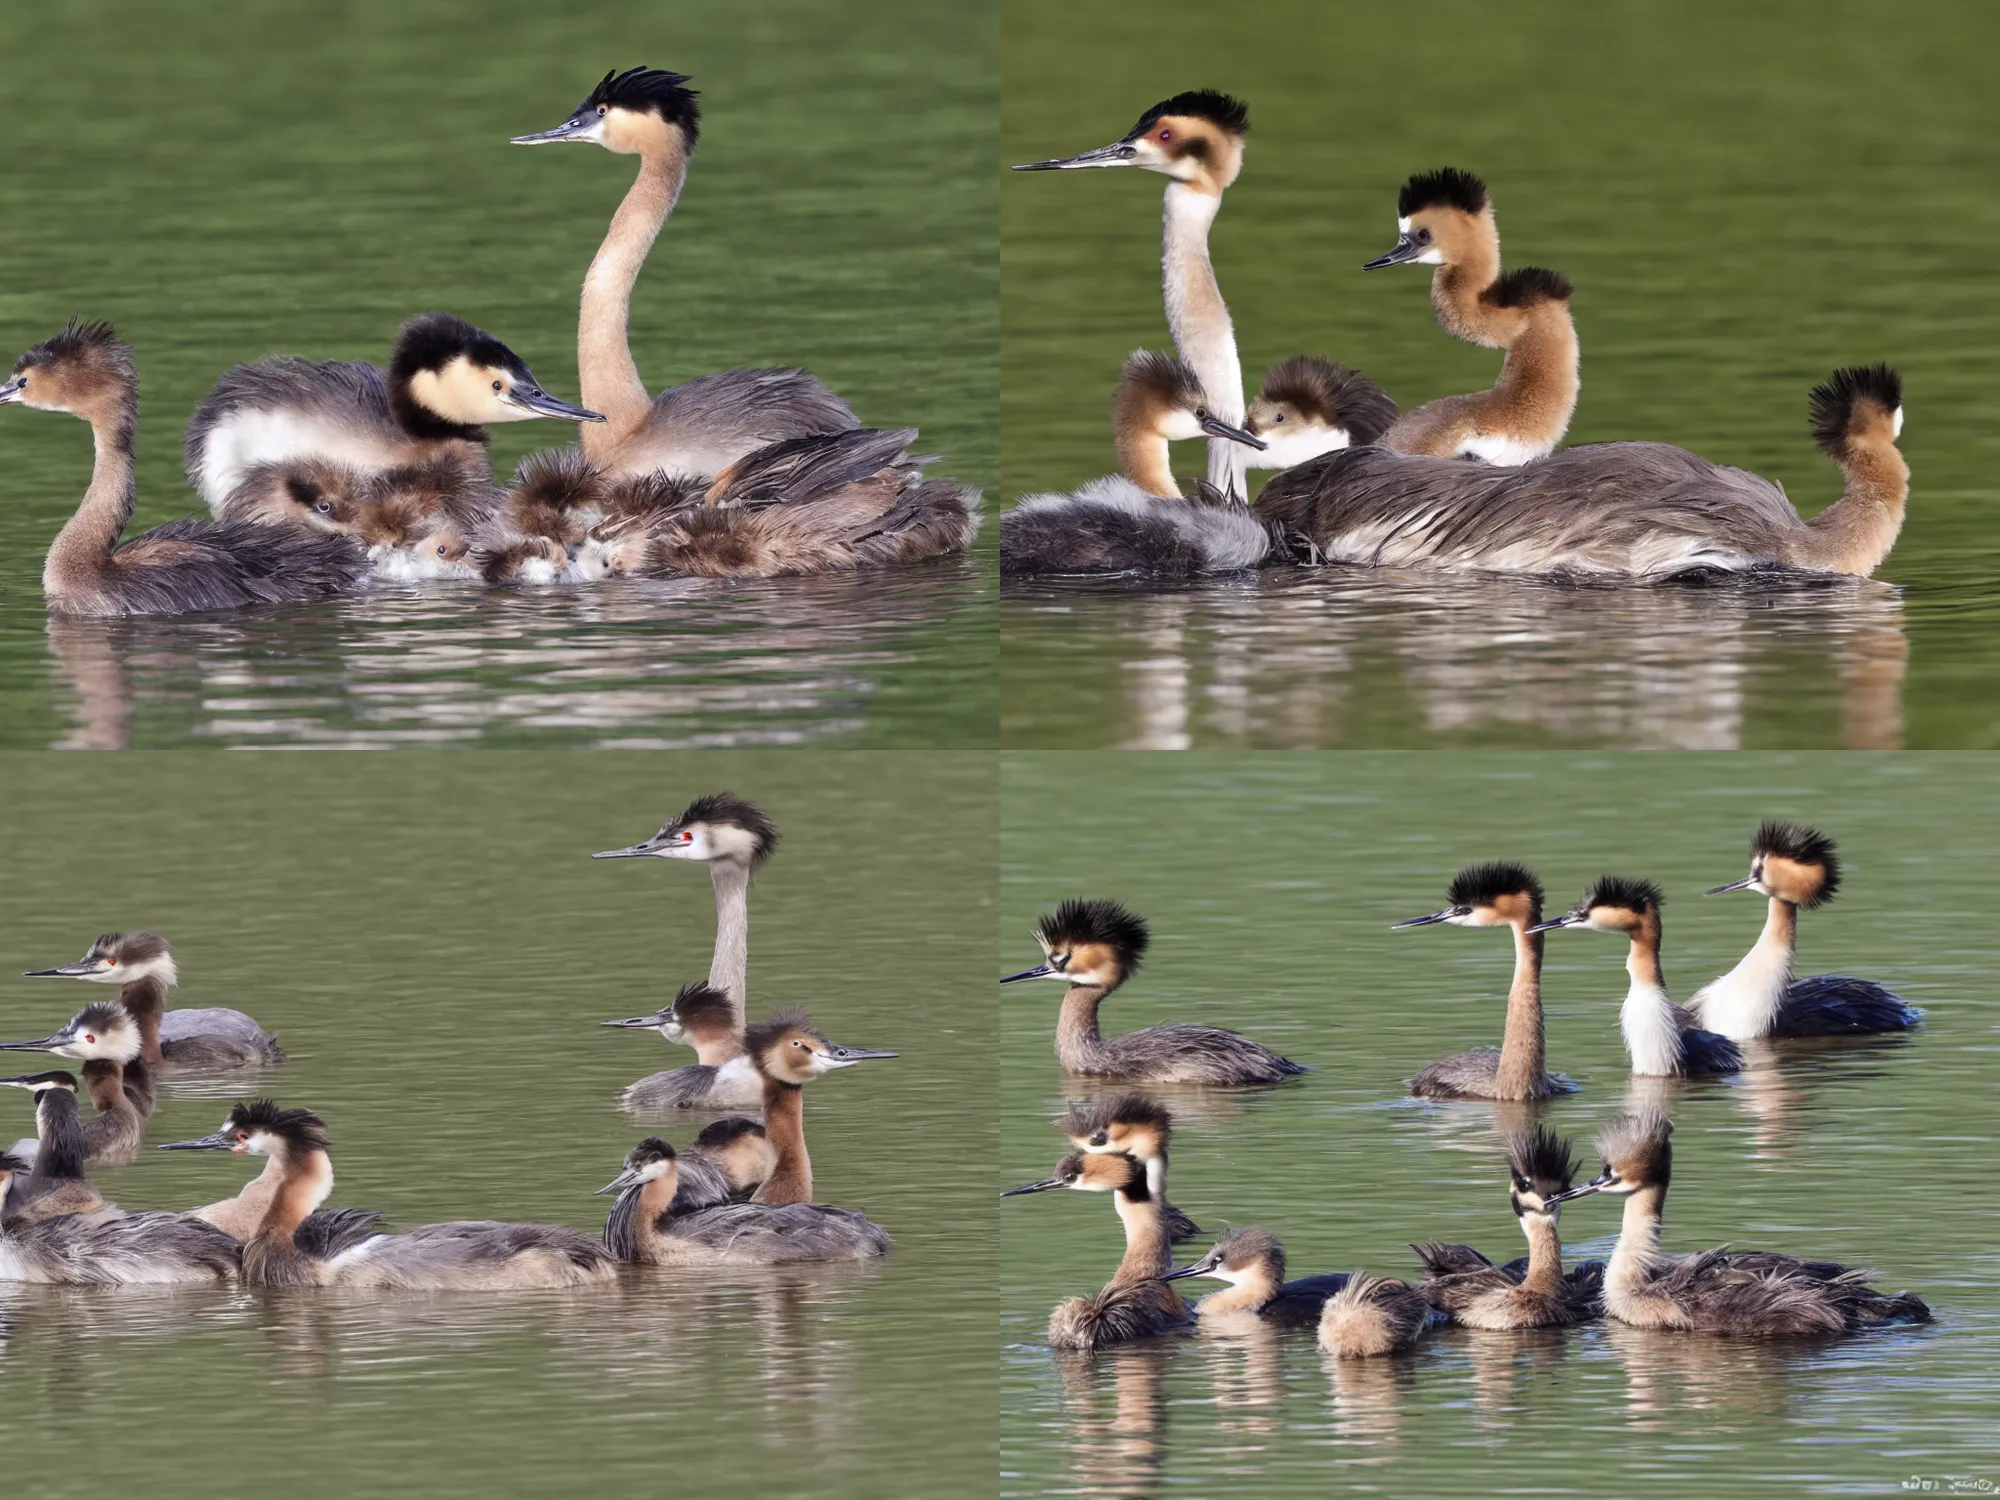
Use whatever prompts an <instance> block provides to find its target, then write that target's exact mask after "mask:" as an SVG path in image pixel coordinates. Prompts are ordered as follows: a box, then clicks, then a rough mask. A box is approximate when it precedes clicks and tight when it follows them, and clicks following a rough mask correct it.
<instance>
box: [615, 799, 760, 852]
mask: <svg viewBox="0 0 2000 1500" xmlns="http://www.w3.org/2000/svg"><path fill="white" fill-rule="evenodd" d="M777 847H778V829H777V825H776V824H774V823H772V821H771V820H770V819H769V818H767V817H766V816H765V815H764V810H763V809H762V808H760V807H758V806H757V805H756V804H755V803H752V802H746V801H744V800H743V799H742V798H741V797H738V796H736V795H735V794H734V793H731V792H712V793H710V794H709V795H707V796H705V797H697V798H695V799H694V801H692V802H690V803H689V804H688V805H687V807H686V809H685V810H684V811H683V812H682V813H681V814H680V815H679V816H678V817H676V818H673V819H672V820H670V821H669V822H668V823H667V824H666V826H665V827H663V828H661V829H660V831H659V832H658V833H656V834H654V835H653V836H652V837H651V838H649V839H647V840H646V841H645V842H644V843H639V844H634V845H632V846H631V847H630V848H629V849H607V850H605V851H604V852H603V853H602V854H594V855H592V856H591V858H592V859H638V858H640V857H642V856H652V857H655V858H659V859H693V860H699V861H701V862H702V863H704V864H706V863H711V862H721V863H727V864H735V865H740V866H742V867H743V868H744V869H748V870H754V869H756V868H757V867H758V866H760V865H761V864H763V863H764V861H765V860H767V859H769V858H770V857H771V851H772V850H774V849H776V848H777Z"/></svg>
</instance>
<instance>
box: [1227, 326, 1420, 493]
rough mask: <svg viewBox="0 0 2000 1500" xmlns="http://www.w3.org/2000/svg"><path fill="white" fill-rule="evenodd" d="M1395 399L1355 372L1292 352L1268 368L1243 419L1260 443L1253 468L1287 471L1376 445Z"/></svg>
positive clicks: (1393, 417)
mask: <svg viewBox="0 0 2000 1500" xmlns="http://www.w3.org/2000/svg"><path fill="white" fill-rule="evenodd" d="M1395 420H1396V403H1395V402H1393V401H1391V400H1390V399H1389V394H1388V392H1386V391H1384V390H1383V389H1382V388H1381V387H1380V386H1379V385H1377V384H1376V383H1375V382H1374V381H1372V380H1370V379H1369V378H1368V377H1367V376H1366V375H1363V374H1362V373H1361V372H1360V371H1359V370H1350V369H1348V368H1347V367H1346V366H1345V365H1337V364H1335V363H1334V362H1333V361H1332V360H1328V359H1317V358H1315V357H1314V356H1312V355H1310V354H1298V355H1294V356H1293V357H1292V358H1290V359H1287V360H1283V361H1281V362H1280V363H1278V364H1275V365H1273V366H1271V368H1270V369H1269V370H1268V371H1266V372H1265V375H1264V383H1263V384H1262V385H1260V386H1259V387H1258V388H1257V397H1256V399H1255V400H1254V401H1252V402H1251V403H1250V416H1249V418H1248V419H1247V420H1246V421H1245V422H1244V424H1243V425H1244V427H1245V428H1247V429H1248V430H1249V431H1250V432H1251V433H1252V434H1254V435H1255V436H1256V437H1258V438H1260V439H1262V440H1263V444H1264V446H1263V447H1262V448H1261V449H1260V450H1259V451H1258V452H1256V453H1254V454H1252V455H1251V457H1250V467H1251V468H1253V469H1290V468H1296V467H1297V466H1298V465H1299V464H1302V463H1304V462H1306V461H1307V460H1308V459H1313V458H1318V457H1320V456H1321V455H1322V454H1326V453H1334V452H1338V451H1339V450H1340V449H1342V448H1360V447H1364V446H1366V445H1367V444H1370V443H1379V442H1380V441H1381V440H1382V434H1383V433H1385V432H1387V431H1388V430H1389V428H1390V426H1391V425H1392V424H1394V422H1395Z"/></svg>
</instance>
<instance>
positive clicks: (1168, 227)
mask: <svg viewBox="0 0 2000 1500" xmlns="http://www.w3.org/2000/svg"><path fill="white" fill-rule="evenodd" d="M1221 207H1222V199H1221V198H1220V197H1218V196H1217V195H1215V194H1213V193H1203V192H1197V191H1196V190H1195V189H1193V188H1191V187H1188V186H1186V185H1185V184H1183V183H1178V182H1170V183H1168V184H1167V198H1166V211H1165V227H1164V235H1163V247H1162V251H1161V257H1160V272H1161V289H1162V291H1163V293H1164V295H1165V299H1166V311H1167V327H1168V328H1169V329H1170V330H1171V331H1172V333H1173V336H1174V349H1175V351H1176V352H1177V353H1178V354H1179V355H1180V357H1181V358H1182V359H1183V360H1185V361H1186V362H1187V365H1188V368H1190V369H1191V370H1193V371H1194V373H1195V378H1196V379H1197V380H1199V381H1200V382H1201V388H1202V393H1203V394H1204V395H1205V396H1207V398H1208V405H1209V410H1210V411H1212V412H1214V413H1215V415H1216V416H1218V417H1220V418H1221V419H1222V420H1223V421H1225V422H1228V423H1229V424H1230V425H1232V426H1241V425H1242V423H1243V415H1244V404H1243V365H1242V362H1241V360H1239V359H1238V358H1237V354H1236V329H1235V327H1234V326H1233V325H1232V324H1231V322H1230V320H1229V308H1228V306H1227V305H1226V304H1225V303H1224V302H1223V300H1222V290H1221V288H1220V287H1218V286H1217V285H1216V281H1215V267H1214V265H1213V264H1212V263H1211V262H1210V260H1209V254H1208V230H1209V226H1210V225H1211V224H1213V223H1214V222H1215V215H1216V213H1217V211H1218V210H1220V209H1221ZM1247 455H1248V450H1247V449H1245V448H1244V447H1243V445H1242V444H1240V443H1232V442H1230V441H1229V440H1228V439H1227V438H1211V439H1209V444H1208V482H1209V483H1210V484H1212V485H1214V486H1215V487H1216V488H1217V489H1220V490H1222V491H1223V492H1224V493H1229V492H1230V491H1231V490H1232V489H1233V490H1234V491H1235V492H1236V493H1238V494H1241V493H1243V489H1244V475H1245V474H1246V473H1247V471H1248V464H1247Z"/></svg>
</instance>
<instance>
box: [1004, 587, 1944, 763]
mask: <svg viewBox="0 0 2000 1500" xmlns="http://www.w3.org/2000/svg"><path fill="white" fill-rule="evenodd" d="M1002 631H1003V633H1004V635H1005V638H1006V639H1007V641H1008V648H1009V661H1008V666H1009V671H1010V674H1011V676H1012V681H1011V682H1010V684H1009V700H1010V701H1009V707H1010V711H1011V712H1014V713H1018V712H1019V711H1020V710H1021V709H1022V708H1023V706H1027V707H1029V708H1030V710H1031V711H1036V710H1035V705H1034V703H1033V702H1032V699H1033V697H1034V696H1035V695H1039V694H1041V693H1043V692H1045V690H1046V689H1047V688H1048V687H1049V683H1050V680H1051V678H1052V677H1053V676H1054V674H1055V673H1056V672H1057V671H1058V670H1063V671H1065V672H1073V670H1074V669H1073V668H1072V667H1071V666H1070V665H1069V663H1070V662H1071V661H1072V660H1073V659H1074V654H1075V653H1077V652H1078V651H1079V650H1080V649H1081V648H1080V645H1079V643H1097V644H1098V651H1097V652H1096V653H1095V654H1096V655H1098V656H1101V655H1103V654H1104V651H1105V649H1106V648H1105V647H1104V645H1103V644H1102V643H1104V642H1106V641H1109V642H1112V643H1114V644H1113V645H1112V646H1111V647H1110V648H1109V649H1111V650H1113V651H1115V652H1116V654H1117V656H1118V658H1119V660H1118V666H1119V667H1120V668H1121V670H1120V672H1119V675H1118V678H1117V679H1116V680H1115V683H1111V682H1107V683H1106V684H1105V685H1106V686H1107V687H1113V688H1115V696H1107V697H1105V698H1103V699H1101V700H1093V704H1094V705H1095V706H1094V708H1093V709H1091V710H1084V709H1082V708H1079V709H1078V710H1077V712H1078V713H1079V714H1081V713H1083V712H1086V711H1095V712H1103V713H1109V714H1111V715H1113V716H1114V718H1115V722H1113V723H1111V724H1109V725H1104V724H1093V725H1092V726H1091V728H1092V729H1094V730H1097V731H1099V732H1104V733H1105V734H1106V735H1107V739H1108V740H1110V741H1114V742H1115V743H1117V744H1118V745H1120V746H1121V747H1122V748H1126V749H1149V750H1170V749H1185V748H1187V747H1189V746H1191V745H1194V744H1197V743H1200V744H1239V745H1256V746H1265V747H1271V748H1302V747H1311V746H1325V745H1331V744H1336V743H1339V742H1340V741H1341V740H1342V739H1345V738H1351V737H1360V736H1364V735H1365V736H1369V737H1371V738H1375V737H1380V735H1381V733H1382V732H1383V731H1384V730H1385V729H1387V730H1389V731H1392V732H1393V731H1396V730H1398V729H1403V732H1405V733H1407V732H1412V731H1411V730H1410V729H1404V728H1403V726H1402V725H1401V724H1400V721H1401V720H1402V719H1403V718H1405V717H1408V716H1410V715H1412V714H1413V715H1414V716H1415V719H1416V721H1417V722H1416V724H1415V725H1414V731H1416V732H1421V733H1423V734H1426V735H1431V736H1444V737H1450V736H1466V735H1472V734H1477V733H1482V732H1484V733H1491V732H1494V731H1496V730H1497V731H1516V732H1518V731H1533V732H1535V733H1536V734H1537V735H1539V736H1541V737H1544V738H1546V739H1549V740H1551V741H1560V742H1561V743H1564V744H1569V745H1599V744H1616V745H1624V746H1629V747H1632V748H1643V749H1675V750H1734V749H1738V748H1740V747H1741V745H1742V743H1743V739H1744V736H1745V732H1746V730H1745V721H1746V718H1747V716H1748V713H1749V710H1750V708H1751V706H1752V705H1753V704H1762V705H1764V706H1765V708H1766V711H1768V708H1769V704H1768V703H1767V701H1766V700H1767V699H1769V698H1770V696H1771V693H1770V684H1771V683H1772V682H1773V681H1774V680H1782V681H1784V682H1786V683H1787V684H1789V685H1790V686H1788V687H1787V688H1786V689H1785V690H1784V691H1783V692H1780V693H1779V694H1777V695H1776V699H1775V701H1776V704H1777V706H1778V707H1780V708H1783V709H1786V710H1787V711H1789V712H1791V713H1793V714H1794V715H1796V714H1798V713H1800V712H1803V711H1805V710H1804V706H1803V705H1804V702H1805V700H1802V699H1800V698H1798V696H1797V695H1798V694H1799V693H1801V692H1803V691H1807V690H1811V691H1814V692H1816V693H1819V694H1821V695H1822V696H1824V697H1825V698H1826V699H1827V700H1829V701H1833V700H1837V701H1838V704H1839V711H1840V725H1839V732H1840V734H1841V736H1842V741H1843V743H1844V744H1845V745H1846V747H1847V748H1849V749H1856V750H1861V749H1869V750H1884V749H1896V748H1899V747H1900V746H1901V744H1902V739H1903V710H1902V694H1903V681H1904V678H1905V676H1906V674H1907V670H1908V664H1909V643H1908V640H1907V637H1906V636H1905V633H1904V626H1903V606H1902V599H1901V595H1900V594H1899V593H1898V591H1897V590H1896V589H1895V588H1893V587H1891V586H1890V585H1888V584H1883V583H1877V582H1872V581H1869V580H1866V579H1852V578H1825V579H1822V578H1816V577H1804V576H1800V577H1788V578H1775V577H1768V576H1766V577H1759V578H1749V579H1744V578H1738V579H1728V580H1722V581H1718V582H1713V583H1709V584H1706V585H1697V584H1679V585H1651V586H1646V587H1615V586H1610V585H1575V584H1561V583H1554V582H1548V581H1535V580H1525V579H1509V578H1500V577H1491V576H1483V575H1471V574H1468V575H1452V576H1444V577H1441V576H1439V575H1437V574H1421V575H1418V574H1397V573H1390V572H1385V571H1382V570H1377V569H1369V568H1338V567H1329V568H1320V569H1299V568H1286V569H1273V570H1270V571H1268V572H1263V573H1257V574H1247V575H1244V576H1242V577H1240V578H1235V579H1227V580H1222V581H1216V582H1209V583H1206V584H1200V585H1185V586H1179V587H1167V586H1148V587H1146V588H1143V589H1141V588H1139V587H1138V586H1136V585H1134V584H1133V583H1132V581H1131V580H1123V581H1109V582H1106V581H1098V582H1088V581H1084V580H1076V579H1071V580H1064V581H1061V582H1057V583H1050V582H1038V583H1035V584H1014V585H1009V587H1008V589H1007V592H1006V604H1005V607H1004V609H1003V612H1002ZM1815 679H1820V680H1822V681H1824V682H1825V684H1826V685H1825V686H1824V688H1821V689H1814V688H1812V687H1811V685H1812V684H1813V682H1814V681H1815ZM1062 703H1063V699H1062V697H1061V695H1059V694H1057V695H1052V696H1051V697H1050V698H1049V700H1048V701H1047V702H1043V703H1042V704H1040V706H1039V710H1038V711H1042V712H1060V711H1061V705H1062ZM1051 705H1053V707H1051ZM1038 727H1039V721H1038ZM1833 732H1834V726H1833V725H1832V724H1828V725H1826V726H1824V729H1823V730H1822V731H1821V733H1820V736H1819V737H1820V738H1822V739H1825V738H1830V737H1831V736H1832V734H1833Z"/></svg>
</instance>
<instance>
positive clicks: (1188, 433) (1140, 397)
mask: <svg viewBox="0 0 2000 1500" xmlns="http://www.w3.org/2000/svg"><path fill="white" fill-rule="evenodd" d="M1112 413H1113V420H1114V421H1115V422H1116V423H1117V424H1118V430H1119V431H1120V432H1121V433H1126V432H1129V433H1137V434H1138V435H1140V436H1142V437H1153V438H1164V439H1166V440H1167V441H1168V442H1171V443H1179V442H1188V441H1192V440H1193V439H1195V438H1211V437H1219V438H1228V439H1229V440H1230V441H1231V442H1236V443H1242V444H1244V445H1245V446H1246V447H1250V448H1262V447H1263V446H1264V444H1263V442H1262V441H1261V440H1260V439H1259V438H1258V437H1257V436H1256V435H1255V434H1253V433H1250V432H1246V431H1245V430H1244V429H1242V428H1241V427H1232V426H1231V425H1230V424H1229V423H1227V422H1225V421H1223V420H1222V419H1221V418H1220V417H1218V416H1216V415H1215V414H1214V413H1213V412H1211V411H1210V410H1209V405H1208V397H1207V396H1205V395H1204V394H1203V393H1202V389H1201V382H1200V381H1199V380H1197V379H1196V378H1195V373H1194V371H1193V370H1191V369H1189V368H1188V366H1187V365H1186V364H1184V363H1182V362H1181V361H1180V360H1178V359H1175V358H1174V357H1173V356H1172V355H1169V354H1155V353H1153V352H1152V351H1151V350H1148V349H1136V350H1134V351H1133V352H1132V354H1131V356H1130V357H1129V358H1128V359H1127V360H1126V361H1125V368H1124V369H1123V370H1122V371H1120V372H1119V376H1118V388H1117V392H1116V394H1115V395H1114V396H1113V398H1112Z"/></svg>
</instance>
